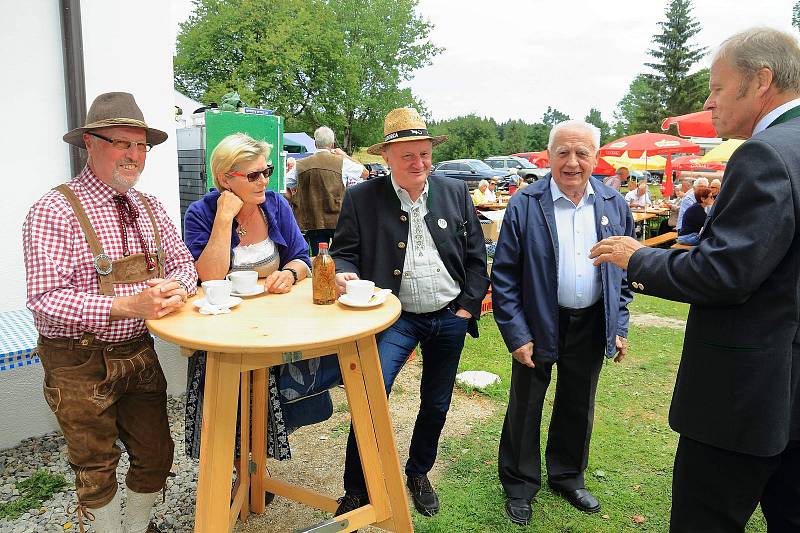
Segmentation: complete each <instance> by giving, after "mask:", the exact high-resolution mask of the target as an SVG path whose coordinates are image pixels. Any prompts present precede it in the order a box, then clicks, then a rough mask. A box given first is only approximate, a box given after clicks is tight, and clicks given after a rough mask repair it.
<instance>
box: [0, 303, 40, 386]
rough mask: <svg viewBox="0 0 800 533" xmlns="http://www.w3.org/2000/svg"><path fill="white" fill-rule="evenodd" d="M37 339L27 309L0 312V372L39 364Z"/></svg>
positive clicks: (37, 335)
mask: <svg viewBox="0 0 800 533" xmlns="http://www.w3.org/2000/svg"><path fill="white" fill-rule="evenodd" d="M38 337H39V332H38V331H36V328H35V327H34V325H33V316H32V315H31V312H30V311H28V310H27V309H16V310H14V311H5V312H0V372H2V371H5V370H12V369H14V368H19V367H22V366H28V365H33V364H39V363H40V361H39V356H38V355H37V354H36V339H37V338H38Z"/></svg>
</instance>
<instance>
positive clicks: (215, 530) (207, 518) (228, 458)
mask: <svg viewBox="0 0 800 533" xmlns="http://www.w3.org/2000/svg"><path fill="white" fill-rule="evenodd" d="M241 363H242V357H241V355H236V354H221V353H217V352H208V356H207V359H206V384H205V392H204V396H203V430H202V436H201V438H200V472H199V475H198V482H197V504H196V510H195V523H194V530H195V533H206V532H207V533H220V532H222V531H230V524H229V522H230V514H231V512H230V499H231V474H232V470H233V449H234V442H235V438H236V437H235V434H236V400H237V398H238V396H239V394H238V393H239V378H240V375H241Z"/></svg>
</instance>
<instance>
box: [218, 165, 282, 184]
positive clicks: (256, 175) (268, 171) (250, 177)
mask: <svg viewBox="0 0 800 533" xmlns="http://www.w3.org/2000/svg"><path fill="white" fill-rule="evenodd" d="M274 168H275V167H273V166H272V165H267V168H265V169H264V170H256V171H255V172H250V173H248V174H243V173H241V172H228V175H229V176H239V177H240V178H247V181H249V182H250V183H253V182H256V181H258V180H259V179H260V178H261V176H264V179H266V180H269V177H270V176H272V171H273V170H274Z"/></svg>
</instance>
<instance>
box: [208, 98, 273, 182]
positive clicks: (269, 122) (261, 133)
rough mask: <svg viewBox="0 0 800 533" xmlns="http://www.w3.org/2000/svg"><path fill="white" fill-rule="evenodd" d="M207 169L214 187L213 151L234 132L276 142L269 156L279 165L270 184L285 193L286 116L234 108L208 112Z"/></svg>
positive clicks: (270, 142) (271, 142) (209, 180)
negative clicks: (238, 110)
mask: <svg viewBox="0 0 800 533" xmlns="http://www.w3.org/2000/svg"><path fill="white" fill-rule="evenodd" d="M205 115H206V117H205V118H206V169H207V170H208V171H207V173H206V174H207V175H208V180H207V181H208V188H209V189H211V188H212V187H213V186H214V182H213V181H212V179H211V153H212V152H213V151H214V148H215V147H216V146H217V145H218V144H219V142H220V141H221V140H222V139H224V138H225V137H227V136H228V135H230V134H232V133H246V134H247V135H249V136H250V137H253V138H254V139H259V140H262V141H266V142H268V143H269V144H271V145H272V150H271V151H270V154H269V159H270V161H272V164H273V165H275V172H273V174H272V176H271V177H270V179H269V184H268V185H267V187H268V188H269V189H271V190H273V191H277V192H281V191H283V189H284V185H283V179H284V177H283V165H284V162H283V158H282V157H281V152H283V117H281V116H280V115H260V114H250V113H237V112H234V111H219V110H209V111H206V113H205Z"/></svg>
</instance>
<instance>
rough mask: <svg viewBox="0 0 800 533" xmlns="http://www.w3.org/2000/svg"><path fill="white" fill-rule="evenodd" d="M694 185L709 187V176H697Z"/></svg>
mask: <svg viewBox="0 0 800 533" xmlns="http://www.w3.org/2000/svg"><path fill="white" fill-rule="evenodd" d="M692 186H693V187H708V178H697V179H696V180H694V183H693V184H692Z"/></svg>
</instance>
